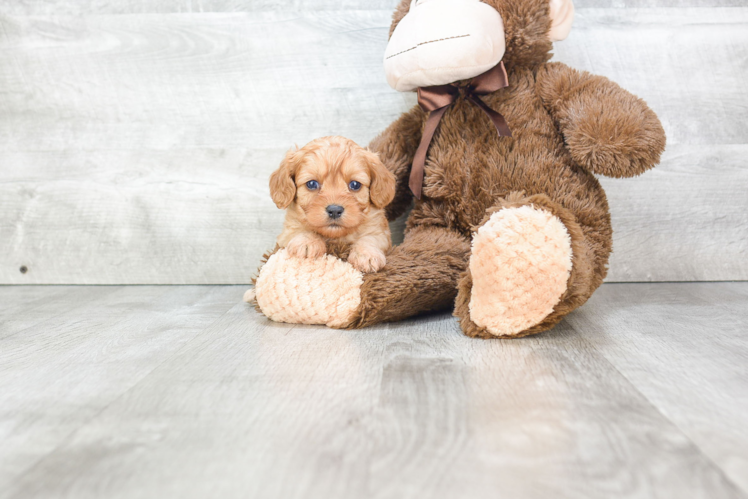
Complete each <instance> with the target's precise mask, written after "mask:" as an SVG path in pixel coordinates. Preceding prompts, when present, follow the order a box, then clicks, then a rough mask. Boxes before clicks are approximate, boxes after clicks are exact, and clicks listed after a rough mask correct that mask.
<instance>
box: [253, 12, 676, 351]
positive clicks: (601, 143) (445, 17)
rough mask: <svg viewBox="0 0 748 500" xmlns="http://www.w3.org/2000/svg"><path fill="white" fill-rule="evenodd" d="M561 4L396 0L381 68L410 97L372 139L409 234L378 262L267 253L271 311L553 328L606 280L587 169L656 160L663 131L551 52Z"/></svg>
mask: <svg viewBox="0 0 748 500" xmlns="http://www.w3.org/2000/svg"><path fill="white" fill-rule="evenodd" d="M573 14H574V8H573V5H572V3H571V0H402V1H401V2H400V3H399V5H398V6H397V7H396V9H395V12H394V15H393V21H392V26H391V29H390V39H389V44H388V46H387V50H386V53H385V58H384V64H385V73H386V76H387V80H388V82H389V83H390V85H391V86H393V87H394V88H395V89H396V90H399V91H417V92H418V95H419V104H418V105H416V106H415V107H414V108H413V109H411V110H409V111H407V112H405V113H404V114H403V115H402V116H400V117H399V118H398V119H397V120H396V121H395V122H394V123H392V124H391V125H390V126H389V127H388V128H387V129H386V130H385V131H384V132H382V133H381V134H380V135H379V136H377V137H376V138H375V139H374V140H373V141H372V142H371V143H370V145H369V149H370V150H371V151H373V152H375V153H377V154H378V155H379V158H380V159H381V161H382V162H383V163H384V165H385V166H386V167H387V168H388V169H389V170H390V171H391V172H392V173H393V174H394V175H395V177H396V179H397V188H396V194H395V197H394V199H393V201H392V202H391V203H390V204H389V205H388V206H387V208H386V213H387V217H388V219H390V220H394V219H395V218H397V217H399V216H401V215H402V214H404V213H405V211H406V210H407V209H408V208H410V207H411V205H412V210H411V212H410V215H409V217H408V219H407V223H406V229H405V237H404V241H403V242H402V243H401V244H400V245H398V246H396V247H395V248H394V249H393V250H392V251H391V252H390V253H389V255H388V256H387V263H386V265H385V266H384V268H382V269H381V270H379V271H378V272H375V273H367V274H363V273H361V272H359V271H357V270H356V269H354V268H353V267H352V266H351V265H350V264H348V263H347V262H345V261H344V260H341V259H339V258H337V257H336V256H335V255H334V254H328V255H325V256H324V257H321V258H318V259H297V258H293V257H290V256H289V255H288V254H287V253H285V251H284V250H280V251H276V252H275V253H272V254H271V255H269V256H268V258H267V261H266V262H265V264H264V265H263V267H262V268H261V269H260V272H259V275H258V277H257V279H256V280H255V287H254V290H253V291H251V295H252V297H250V298H251V299H252V301H253V302H254V303H255V305H256V306H257V308H258V309H259V310H260V311H261V312H263V313H264V314H265V315H266V316H268V317H269V318H270V319H273V320H275V321H282V322H290V323H307V324H324V325H328V326H330V327H335V328H362V327H366V326H369V325H374V324H377V323H381V322H386V321H397V320H401V319H404V318H408V317H411V316H414V315H417V314H421V313H425V312H428V311H439V310H445V309H450V308H452V309H453V312H454V315H455V316H456V317H457V318H458V319H459V324H460V327H461V329H462V331H463V332H464V333H465V334H466V335H468V336H471V337H479V338H516V337H523V336H526V335H530V334H535V333H539V332H542V331H545V330H549V329H551V328H552V327H553V326H555V325H556V324H557V323H558V322H559V321H561V319H562V318H563V317H564V316H565V315H567V314H569V313H570V312H571V311H573V310H574V309H576V308H577V307H579V306H581V305H582V304H584V303H585V302H586V301H587V300H588V299H589V298H590V296H591V295H592V293H593V292H594V291H595V290H596V289H597V288H598V287H599V286H600V285H601V284H602V282H603V279H604V278H605V276H606V273H607V264H608V257H609V255H610V253H611V249H612V228H611V221H610V213H609V209H608V203H607V200H606V196H605V192H604V191H603V189H602V187H601V186H600V183H599V182H598V180H597V179H596V177H595V175H596V174H597V175H603V176H610V177H617V178H621V177H633V176H637V175H639V174H642V173H643V172H645V171H646V170H648V169H650V168H652V167H654V166H655V165H656V164H657V163H658V162H659V160H660V155H661V154H662V152H663V151H664V148H665V133H664V130H663V128H662V125H661V124H660V121H659V120H658V118H657V116H656V114H655V113H654V112H653V111H652V110H651V109H650V108H649V107H648V106H647V105H646V103H645V102H644V101H642V100H641V99H639V98H637V97H636V96H634V95H632V94H630V93H629V92H627V91H625V90H623V89H622V88H621V87H619V86H618V85H617V84H615V83H614V82H612V81H610V80H608V79H607V78H604V77H601V76H596V75H592V74H590V73H587V72H584V71H578V70H575V69H573V68H570V67H568V66H566V65H565V64H563V63H560V62H549V60H550V58H551V48H552V43H553V42H554V41H558V40H561V39H563V38H564V37H565V36H566V35H567V34H568V32H569V29H570V27H571V21H572V19H573Z"/></svg>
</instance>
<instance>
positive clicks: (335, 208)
mask: <svg viewBox="0 0 748 500" xmlns="http://www.w3.org/2000/svg"><path fill="white" fill-rule="evenodd" d="M344 210H345V209H344V208H343V207H341V206H340V205H327V208H325V211H327V216H328V217H329V218H331V219H333V220H335V219H340V217H341V216H342V215H343V211H344Z"/></svg>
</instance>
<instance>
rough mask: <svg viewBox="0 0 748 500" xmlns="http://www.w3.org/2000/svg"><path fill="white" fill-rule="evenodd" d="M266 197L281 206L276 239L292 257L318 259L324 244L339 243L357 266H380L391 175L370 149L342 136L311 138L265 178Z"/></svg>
mask: <svg viewBox="0 0 748 500" xmlns="http://www.w3.org/2000/svg"><path fill="white" fill-rule="evenodd" d="M270 195H271V196H272V198H273V201H274V202H275V204H276V205H277V206H278V208H281V209H286V220H285V223H284V229H283V232H282V233H281V234H280V236H278V239H277V243H278V245H279V246H280V247H283V248H286V250H287V251H288V252H289V253H290V254H291V255H293V256H295V257H302V258H304V257H306V258H317V257H320V256H322V255H323V254H324V253H325V252H326V250H327V245H328V243H332V242H335V243H343V244H350V245H351V246H350V253H349V255H348V262H349V263H350V264H351V265H353V267H355V268H356V269H358V270H360V271H362V272H375V271H378V270H379V269H381V268H382V267H384V265H385V263H386V259H385V253H386V252H387V251H388V250H389V249H390V247H391V246H392V239H391V237H390V230H389V226H388V224H387V219H386V217H385V213H384V207H386V206H387V205H388V204H389V203H390V202H391V201H392V199H393V198H394V196H395V177H394V175H392V173H391V172H390V171H389V170H387V169H386V168H385V166H384V165H383V164H382V162H381V161H380V160H379V157H378V156H377V155H376V154H375V153H372V152H370V151H368V150H366V149H364V148H362V147H360V146H358V145H357V144H356V143H355V142H353V141H351V140H349V139H346V138H344V137H322V138H320V139H315V140H314V141H312V142H310V143H309V144H307V145H306V146H304V147H303V148H301V149H298V150H291V151H289V152H288V154H287V155H286V157H285V159H284V160H283V162H282V163H281V165H280V167H279V168H278V170H276V171H275V172H273V174H272V175H271V176H270Z"/></svg>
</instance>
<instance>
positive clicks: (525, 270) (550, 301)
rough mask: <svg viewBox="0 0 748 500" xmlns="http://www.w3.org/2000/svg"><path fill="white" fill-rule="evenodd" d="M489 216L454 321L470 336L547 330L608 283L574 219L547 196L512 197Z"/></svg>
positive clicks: (474, 248) (460, 291) (463, 283)
mask: <svg viewBox="0 0 748 500" xmlns="http://www.w3.org/2000/svg"><path fill="white" fill-rule="evenodd" d="M489 212H490V213H489V215H488V216H487V218H486V219H485V220H484V221H483V223H482V224H481V226H480V227H479V228H478V231H477V232H476V233H475V236H474V238H473V244H472V253H471V256H470V262H469V267H468V269H467V270H466V272H465V273H464V274H463V276H462V277H461V279H460V283H459V285H458V297H457V301H456V303H455V315H456V316H458V317H459V318H460V324H461V326H462V329H463V331H464V332H465V334H466V335H469V336H472V337H483V338H496V337H500V338H511V337H523V336H525V335H530V334H533V333H538V332H541V331H544V330H548V329H550V328H552V327H553V326H554V325H555V324H556V323H558V322H559V321H560V320H561V318H562V317H563V316H564V315H565V314H567V313H568V312H570V311H571V310H573V309H575V308H576V307H578V306H579V305H581V304H582V303H584V302H585V301H586V300H587V298H588V297H589V296H590V295H591V294H592V291H594V289H595V288H597V286H599V284H600V282H602V276H598V277H596V276H595V275H594V274H595V273H593V268H594V265H593V264H594V259H595V256H594V253H593V252H591V251H590V250H589V245H588V241H587V237H586V236H585V233H584V231H583V230H582V228H581V227H580V225H579V224H578V223H577V221H576V219H575V217H574V215H573V214H572V213H571V212H569V211H568V210H566V209H564V208H563V207H561V206H559V205H558V204H556V203H554V202H552V201H551V200H550V199H549V198H548V197H547V196H545V195H535V196H531V197H524V196H523V195H521V194H513V195H510V196H509V197H507V198H506V199H502V200H500V201H499V204H498V205H497V206H496V207H495V208H494V209H492V210H490V211H489ZM606 260H607V259H606ZM603 268H604V265H603ZM598 278H599V279H598Z"/></svg>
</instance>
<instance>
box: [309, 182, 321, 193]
mask: <svg viewBox="0 0 748 500" xmlns="http://www.w3.org/2000/svg"><path fill="white" fill-rule="evenodd" d="M306 188H307V189H308V190H310V191H316V190H318V189H319V182H317V181H309V182H307V183H306Z"/></svg>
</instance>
